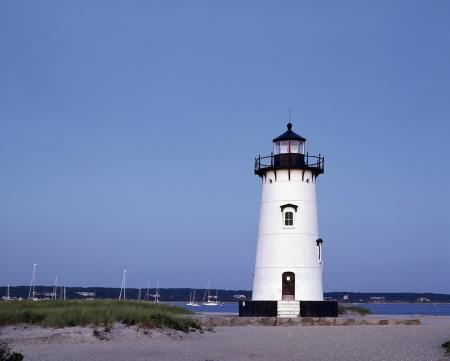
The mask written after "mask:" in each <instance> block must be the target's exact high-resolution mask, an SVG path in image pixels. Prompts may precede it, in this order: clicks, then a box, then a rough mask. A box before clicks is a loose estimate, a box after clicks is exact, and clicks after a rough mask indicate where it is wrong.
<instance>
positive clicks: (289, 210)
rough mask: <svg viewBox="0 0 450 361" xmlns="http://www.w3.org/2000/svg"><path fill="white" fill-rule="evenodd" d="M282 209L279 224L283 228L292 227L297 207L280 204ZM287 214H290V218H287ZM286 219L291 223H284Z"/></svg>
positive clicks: (294, 222) (293, 226)
mask: <svg viewBox="0 0 450 361" xmlns="http://www.w3.org/2000/svg"><path fill="white" fill-rule="evenodd" d="M282 207H283V209H282V211H281V226H282V228H284V229H294V228H295V224H296V219H295V218H296V213H297V207H296V206H293V205H286V206H282ZM288 214H291V215H292V219H288V218H287V217H288ZM287 221H292V224H291V225H290V224H286V222H287Z"/></svg>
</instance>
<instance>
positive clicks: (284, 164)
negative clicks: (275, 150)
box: [255, 153, 325, 174]
mask: <svg viewBox="0 0 450 361" xmlns="http://www.w3.org/2000/svg"><path fill="white" fill-rule="evenodd" d="M324 166H325V157H324V156H323V155H320V154H319V155H309V154H308V153H306V154H298V153H282V154H272V155H269V156H266V157H261V156H258V157H257V158H255V173H256V174H260V173H261V172H265V171H267V170H269V169H280V168H289V169H307V170H311V171H313V172H314V173H316V174H319V173H323V172H324Z"/></svg>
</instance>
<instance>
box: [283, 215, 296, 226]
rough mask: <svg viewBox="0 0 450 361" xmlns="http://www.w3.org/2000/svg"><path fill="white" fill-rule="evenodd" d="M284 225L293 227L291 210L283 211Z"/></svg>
mask: <svg viewBox="0 0 450 361" xmlns="http://www.w3.org/2000/svg"><path fill="white" fill-rule="evenodd" d="M284 226H285V227H293V226H294V213H293V212H291V211H286V212H284Z"/></svg>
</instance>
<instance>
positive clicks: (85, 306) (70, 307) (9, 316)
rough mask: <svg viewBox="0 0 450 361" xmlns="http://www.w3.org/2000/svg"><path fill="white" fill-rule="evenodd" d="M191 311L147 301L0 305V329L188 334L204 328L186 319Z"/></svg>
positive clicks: (6, 303)
mask: <svg viewBox="0 0 450 361" xmlns="http://www.w3.org/2000/svg"><path fill="white" fill-rule="evenodd" d="M190 313H191V312H190V311H189V310H186V309H184V308H181V307H174V306H168V305H164V304H157V303H149V302H144V301H140V302H139V301H118V300H81V301H74V300H70V301H55V300H53V301H34V302H33V301H11V302H10V301H8V302H1V303H0V326H3V325H16V324H30V325H39V326H43V327H65V326H87V325H94V326H104V327H110V326H111V325H112V324H113V323H114V322H122V323H123V324H125V325H130V326H131V325H139V326H143V327H148V328H154V327H161V328H172V329H175V330H181V331H184V332H187V331H189V329H191V328H194V329H195V328H197V329H198V328H200V326H199V324H198V323H197V321H195V320H193V319H191V318H189V317H184V315H186V314H190Z"/></svg>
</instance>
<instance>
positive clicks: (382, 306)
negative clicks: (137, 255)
mask: <svg viewBox="0 0 450 361" xmlns="http://www.w3.org/2000/svg"><path fill="white" fill-rule="evenodd" d="M172 304H174V305H176V306H180V307H184V308H187V309H189V310H191V311H194V312H214V313H234V314H237V313H238V312H239V305H238V304H237V303H234V302H229V303H224V304H223V305H222V306H215V307H212V306H202V305H201V306H200V307H189V306H186V304H185V303H182V302H174V303H172ZM356 305H357V306H362V307H366V308H368V309H369V310H371V311H372V313H373V314H374V315H432V316H450V304H448V303H446V304H433V303H358V304H356Z"/></svg>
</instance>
